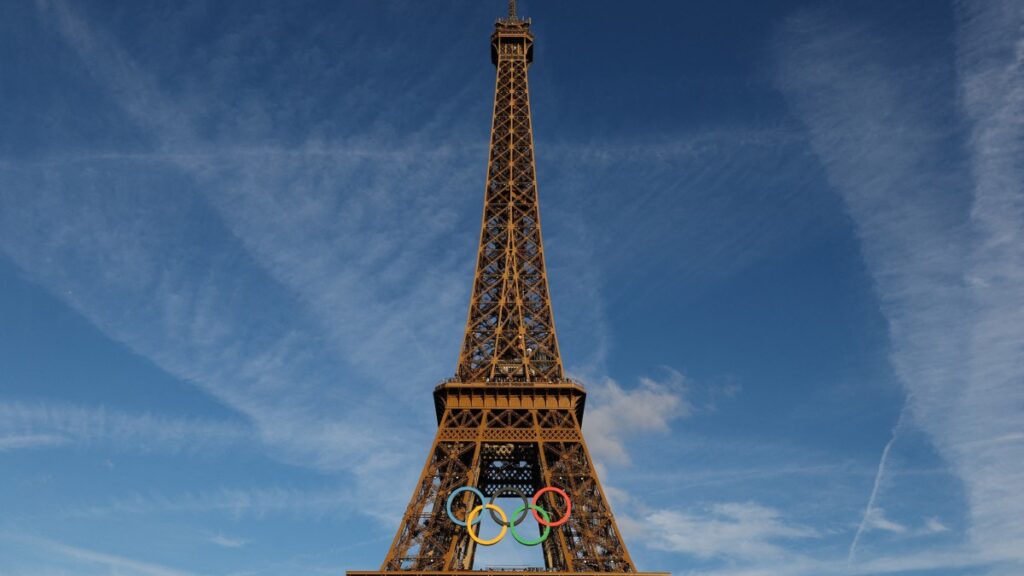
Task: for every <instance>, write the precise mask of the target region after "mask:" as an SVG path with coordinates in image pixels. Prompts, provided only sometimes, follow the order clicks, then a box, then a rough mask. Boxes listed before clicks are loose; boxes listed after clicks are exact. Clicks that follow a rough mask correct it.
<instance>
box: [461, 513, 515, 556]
mask: <svg viewBox="0 0 1024 576" xmlns="http://www.w3.org/2000/svg"><path fill="white" fill-rule="evenodd" d="M484 508H488V509H491V510H494V511H495V512H497V513H498V515H499V516H501V521H502V522H503V523H504V525H503V526H502V527H501V532H498V535H497V536H495V537H494V538H491V539H490V540H481V539H480V538H477V535H476V533H474V532H473V519H474V518H476V517H477V515H479V514H480V513H481V512H483V511H484ZM466 524H467V526H466V531H468V532H469V537H470V538H472V539H473V542H476V543H477V544H479V545H481V546H492V545H494V544H497V543H498V542H500V541H501V539H502V538H504V537H505V532H508V516H506V515H505V511H504V510H502V509H501V508H499V507H498V506H497V505H495V504H482V505H480V506H477V507H476V508H473V509H472V510H470V512H469V514H467V515H466Z"/></svg>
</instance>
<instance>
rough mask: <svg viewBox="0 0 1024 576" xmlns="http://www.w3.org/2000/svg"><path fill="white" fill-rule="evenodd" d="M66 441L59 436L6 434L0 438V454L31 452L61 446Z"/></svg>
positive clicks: (66, 440)
mask: <svg viewBox="0 0 1024 576" xmlns="http://www.w3.org/2000/svg"><path fill="white" fill-rule="evenodd" d="M67 443H68V439H67V438H66V437H64V436H62V435H59V434H19V433H7V434H6V435H4V436H0V452H12V451H14V450H26V449H28V450H31V449H35V448H52V447H55V446H63V445H64V444H67Z"/></svg>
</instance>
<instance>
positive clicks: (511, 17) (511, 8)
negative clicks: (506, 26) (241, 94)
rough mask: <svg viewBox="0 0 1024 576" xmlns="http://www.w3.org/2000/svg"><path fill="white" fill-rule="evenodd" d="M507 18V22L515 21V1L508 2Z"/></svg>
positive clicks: (509, 0)
mask: <svg viewBox="0 0 1024 576" xmlns="http://www.w3.org/2000/svg"><path fill="white" fill-rule="evenodd" d="M508 18H509V20H515V19H517V18H518V17H517V16H516V0H508Z"/></svg>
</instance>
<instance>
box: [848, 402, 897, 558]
mask: <svg viewBox="0 0 1024 576" xmlns="http://www.w3.org/2000/svg"><path fill="white" fill-rule="evenodd" d="M905 413H906V410H905V409H904V410H901V411H900V417H899V420H898V421H897V422H896V426H894V427H893V429H892V437H891V438H889V441H888V442H886V443H885V448H883V449H882V456H881V457H880V458H879V459H878V470H877V471H876V472H875V482H874V484H872V486H871V495H870V496H868V504H867V506H865V508H864V516H863V517H862V518H861V520H860V525H859V526H857V532H856V533H854V535H853V541H851V542H850V550H849V552H848V553H847V555H846V560H847V562H853V558H854V555H855V554H856V553H857V544H859V543H860V537H861V534H863V533H864V531H865V530H868V529H870V528H872V527H877V528H881V529H883V530H884V529H893V528H895V527H896V526H898V525H897V524H894V523H892V522H890V521H888V520H886V519H885V515H884V513H883V512H882V509H881V508H878V507H877V506H876V504H875V502H876V500H877V499H878V491H879V488H880V487H881V486H882V478H883V477H884V476H885V465H886V464H887V463H888V461H889V452H890V451H891V450H892V446H893V444H895V443H896V437H897V435H898V434H899V431H900V426H902V425H903V416H904V414H905ZM901 528H902V527H901ZM897 531H899V530H897Z"/></svg>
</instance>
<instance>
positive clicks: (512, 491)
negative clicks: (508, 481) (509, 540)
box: [491, 486, 530, 526]
mask: <svg viewBox="0 0 1024 576" xmlns="http://www.w3.org/2000/svg"><path fill="white" fill-rule="evenodd" d="M502 494H515V495H516V496H519V497H520V498H522V499H523V505H522V507H521V510H522V511H523V515H522V516H520V517H519V519H517V520H516V521H515V523H514V524H513V526H519V525H520V524H522V523H523V520H526V517H527V516H529V515H530V513H529V512H528V511H527V508H528V507H529V506H530V501H529V500H527V499H526V494H523V492H522V491H521V490H519V489H518V488H512V487H511V486H506V487H504V488H498V490H497V491H496V492H495V493H494V495H493V496H491V504H494V503H495V502H497V500H498V497H499V496H501V495H502ZM518 513H519V510H516V511H515V512H514V513H513V514H512V515H513V516H515V515H516V514H518ZM491 519H492V520H494V522H495V523H497V524H498V525H499V526H508V522H504V523H502V522H498V517H497V516H495V515H494V510H491Z"/></svg>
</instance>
